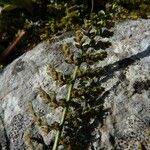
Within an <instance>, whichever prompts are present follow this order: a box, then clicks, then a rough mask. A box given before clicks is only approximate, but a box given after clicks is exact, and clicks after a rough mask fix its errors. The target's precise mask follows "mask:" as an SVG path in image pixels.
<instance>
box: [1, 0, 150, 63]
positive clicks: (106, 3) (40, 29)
mask: <svg viewBox="0 0 150 150" xmlns="http://www.w3.org/2000/svg"><path fill="white" fill-rule="evenodd" d="M149 5H150V2H149V0H117V1H116V0H103V1H100V0H83V1H79V0H71V1H67V0H63V1H50V0H0V6H1V7H2V8H3V9H2V12H1V14H0V53H2V52H3V51H4V50H6V49H7V48H8V47H9V46H10V45H11V44H12V43H13V41H14V39H15V38H17V36H18V32H19V31H20V30H24V31H25V32H26V35H25V36H23V38H22V39H21V40H20V41H19V42H18V43H16V46H15V51H13V52H12V53H10V55H9V57H7V58H6V59H5V60H1V62H2V63H4V62H5V63H6V64H7V63H9V62H11V61H12V60H13V59H14V58H16V57H17V56H19V55H20V54H22V53H24V52H25V51H27V50H28V49H31V48H32V47H34V46H35V45H37V44H38V43H39V42H40V41H42V40H45V39H50V38H51V37H52V36H54V35H58V34H61V33H63V32H66V31H70V30H74V31H75V30H77V29H80V28H81V26H82V24H83V21H84V20H83V18H84V19H89V18H90V16H91V13H95V14H96V15H97V13H98V12H99V11H100V10H103V11H105V12H106V13H107V14H111V17H112V19H113V20H116V21H120V20H124V19H129V18H131V19H138V18H141V17H142V18H146V17H147V16H148V15H149V12H150V10H149V9H150V7H149ZM97 17H99V16H97ZM13 49H14V48H13ZM0 57H1V55H0Z"/></svg>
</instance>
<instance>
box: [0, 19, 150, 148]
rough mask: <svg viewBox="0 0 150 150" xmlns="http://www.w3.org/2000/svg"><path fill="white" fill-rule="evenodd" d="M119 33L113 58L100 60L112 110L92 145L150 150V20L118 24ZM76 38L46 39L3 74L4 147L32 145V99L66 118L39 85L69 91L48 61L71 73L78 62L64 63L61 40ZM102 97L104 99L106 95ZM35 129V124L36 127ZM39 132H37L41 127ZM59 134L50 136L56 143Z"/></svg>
mask: <svg viewBox="0 0 150 150" xmlns="http://www.w3.org/2000/svg"><path fill="white" fill-rule="evenodd" d="M113 30H114V35H113V36H112V37H111V38H109V39H108V38H106V39H105V40H109V41H110V42H111V43H112V45H111V46H110V47H109V48H107V52H108V57H107V58H106V59H105V60H104V61H102V62H100V63H99V64H98V66H103V67H104V68H105V70H106V75H105V76H104V77H103V78H102V79H100V80H99V84H102V85H103V86H104V87H105V90H106V91H105V93H104V94H103V96H102V97H103V99H104V107H105V109H106V110H109V111H108V112H107V115H106V116H105V118H104V120H103V125H102V124H101V123H100V124H99V125H98V126H97V127H96V128H95V129H94V130H93V134H94V135H95V137H97V140H94V141H91V142H90V146H89V148H88V149H91V150H92V149H95V150H99V149H102V148H103V149H106V150H111V149H114V147H115V148H116V149H118V150H119V149H120V150H125V149H131V150H133V149H134V150H138V149H139V148H140V147H142V148H143V147H144V148H145V149H147V150H149V149H150V135H149V132H150V20H149V19H148V20H139V21H126V22H123V23H120V24H118V25H116V26H115V28H114V29H113ZM65 41H66V42H67V43H70V46H71V47H72V49H74V50H76V49H75V48H74V45H73V44H72V43H73V36H72V34H68V35H67V34H66V35H65V36H62V37H60V38H58V40H56V41H55V42H54V43H53V44H52V43H49V42H43V43H40V44H39V45H38V46H36V47H35V48H34V49H33V50H31V51H29V52H27V53H25V54H24V55H22V56H21V57H19V58H18V59H16V60H15V61H13V62H12V63H11V64H10V65H8V66H7V67H6V68H5V69H4V70H3V71H1V73H0V149H2V150H5V149H11V150H24V149H26V147H25V144H24V140H23V135H24V132H25V130H26V128H28V127H29V126H30V125H32V122H33V120H32V117H31V115H30V113H29V111H28V103H29V101H32V102H33V107H34V109H35V110H36V112H38V113H39V114H40V116H41V117H43V116H45V117H46V118H47V119H48V122H54V121H58V122H59V121H60V116H61V108H58V109H56V110H54V109H53V108H49V107H48V106H46V105H45V104H43V103H42V101H41V98H40V97H39V96H37V91H38V88H39V87H42V88H44V89H45V90H46V91H47V92H49V91H51V90H53V91H57V92H58V94H57V97H58V99H61V98H63V97H64V96H65V86H63V87H62V88H58V86H57V85H56V83H55V82H54V81H53V80H52V78H51V77H49V76H48V75H47V74H46V68H47V65H48V64H52V65H53V66H54V67H55V68H56V69H57V70H59V71H62V72H65V73H66V74H68V73H70V72H71V71H72V69H73V66H72V65H68V64H67V63H65V62H64V58H63V55H62V54H61V45H62V44H63V43H64V42H65ZM102 97H101V98H102ZM32 130H33V131H34V130H35V129H34V128H33V129H32ZM35 134H36V131H35ZM54 135H55V133H52V132H51V133H50V134H48V135H47V136H46V137H44V142H45V143H46V144H50V143H51V140H52V139H53V138H54Z"/></svg>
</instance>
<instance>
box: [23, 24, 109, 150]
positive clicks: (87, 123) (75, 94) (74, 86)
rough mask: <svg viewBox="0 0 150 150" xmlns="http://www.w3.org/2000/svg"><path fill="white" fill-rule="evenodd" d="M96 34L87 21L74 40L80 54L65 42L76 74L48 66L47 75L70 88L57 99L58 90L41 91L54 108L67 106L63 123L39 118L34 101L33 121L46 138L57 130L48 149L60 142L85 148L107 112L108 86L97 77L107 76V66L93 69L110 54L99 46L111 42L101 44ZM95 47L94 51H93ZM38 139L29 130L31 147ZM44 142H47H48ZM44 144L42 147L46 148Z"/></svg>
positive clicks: (71, 146) (28, 142) (44, 100)
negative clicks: (56, 91) (100, 82)
mask: <svg viewBox="0 0 150 150" xmlns="http://www.w3.org/2000/svg"><path fill="white" fill-rule="evenodd" d="M96 35H97V32H96V31H93V28H92V26H91V23H87V22H86V23H85V25H84V27H83V30H82V31H79V30H78V31H76V34H75V38H74V41H75V46H76V48H77V49H78V52H79V54H78V56H75V54H74V53H73V51H72V50H71V49H70V48H69V45H68V44H67V43H64V44H63V48H62V53H63V56H64V58H65V61H66V62H67V63H69V64H73V65H74V69H73V73H72V74H71V75H70V76H68V75H64V74H63V73H61V72H58V71H56V69H55V68H54V67H53V66H52V65H51V64H49V65H48V67H47V74H48V75H50V76H51V77H52V78H53V80H54V81H56V82H57V83H58V85H59V86H62V85H66V87H67V90H68V92H67V96H66V98H65V99H62V100H57V98H56V95H57V93H55V91H54V92H53V93H52V92H51V93H52V94H51V95H49V94H48V93H47V92H45V91H44V90H43V89H42V88H40V90H39V93H38V94H39V96H40V97H41V98H42V99H43V102H44V103H45V104H47V105H49V106H50V107H53V108H57V107H62V108H63V110H62V116H61V120H60V123H58V122H54V123H53V124H50V125H49V124H48V123H47V121H45V120H44V121H43V119H41V117H39V115H38V114H37V113H36V112H35V111H34V109H33V106H32V103H30V112H31V114H32V117H33V121H34V122H35V125H36V126H37V127H38V128H39V129H40V134H41V135H42V137H43V136H46V135H48V133H49V132H50V131H52V130H55V131H56V136H55V141H54V145H53V148H52V147H51V146H50V145H48V146H45V147H46V148H45V149H52V150H57V149H58V147H59V145H63V146H64V149H68V150H69V149H82V148H85V147H86V146H88V144H89V141H90V139H91V135H90V134H91V132H92V128H93V126H94V124H93V122H95V120H96V119H97V118H99V117H102V115H103V112H104V110H103V100H101V101H99V98H98V97H99V96H100V95H101V94H102V93H103V92H104V88H103V87H101V86H100V85H97V83H96V80H98V78H99V77H100V76H101V75H103V72H104V70H103V68H95V69H92V65H93V64H95V63H96V62H97V61H102V60H104V59H105V58H106V57H107V52H106V51H103V50H98V48H101V49H102V48H103V49H105V48H106V47H107V46H109V44H110V43H107V44H106V43H105V42H102V41H100V43H101V44H99V42H98V41H96V40H95V36H96ZM87 39H89V42H87ZM102 44H106V45H107V46H106V45H105V48H104V47H103V46H102ZM101 46H102V47H101ZM91 48H92V52H91V51H90V50H89V49H91ZM94 48H96V49H94ZM100 112H101V113H100ZM92 119H93V121H92V123H91V120H92ZM34 139H35V138H33V137H32V136H31V134H30V133H29V132H27V133H26V134H25V143H26V145H28V148H29V149H31V150H33V149H34V145H33V143H32V141H34ZM39 141H42V140H37V142H38V143H40V142H39ZM41 143H42V142H41ZM42 144H43V145H46V144H45V143H44V142H43V143H42ZM43 147H44V146H42V149H44V148H43Z"/></svg>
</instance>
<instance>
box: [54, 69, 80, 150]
mask: <svg viewBox="0 0 150 150" xmlns="http://www.w3.org/2000/svg"><path fill="white" fill-rule="evenodd" d="M78 69H79V66H76V67H75V69H74V72H73V76H72V82H71V83H70V84H69V87H68V94H67V99H66V102H67V105H66V107H64V109H63V113H62V117H61V122H60V129H59V130H58V131H57V133H56V137H55V142H54V145H53V149H52V150H57V149H58V145H59V139H60V136H61V134H62V129H63V125H64V122H65V118H66V114H67V112H68V108H69V105H68V103H69V101H70V100H71V91H72V89H73V85H74V81H75V79H76V75H77V71H78Z"/></svg>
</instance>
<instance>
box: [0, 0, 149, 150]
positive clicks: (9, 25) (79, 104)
mask: <svg viewBox="0 0 150 150" xmlns="http://www.w3.org/2000/svg"><path fill="white" fill-rule="evenodd" d="M0 5H1V6H2V8H3V9H2V12H1V14H0V49H1V51H2V52H3V51H5V50H7V51H8V50H9V51H10V50H12V49H13V48H14V47H15V46H16V45H17V44H18V45H17V50H18V52H19V54H18V55H20V54H21V53H23V52H25V49H26V50H27V49H29V48H32V47H34V46H35V45H36V44H38V43H39V42H40V41H42V40H46V39H50V38H51V37H52V36H54V35H59V34H62V33H64V32H66V31H72V30H73V31H76V30H77V31H76V35H75V42H76V48H77V49H78V50H79V51H82V52H81V54H79V56H78V57H75V56H74V54H73V52H72V50H71V49H70V48H69V45H68V44H67V43H64V45H63V48H62V53H63V55H64V58H65V61H66V62H67V63H70V64H74V70H73V73H72V74H71V75H70V76H65V75H64V74H63V73H60V72H58V71H56V69H55V68H54V67H53V66H52V65H51V64H49V66H48V69H47V73H48V74H49V75H50V77H52V78H53V80H54V81H56V82H57V83H58V84H59V86H60V87H61V86H62V85H67V89H68V93H67V96H66V98H65V99H62V100H58V99H56V95H57V93H56V91H51V93H53V94H51V95H49V94H48V93H47V92H46V91H45V90H44V89H42V88H41V87H40V88H39V95H40V97H41V98H42V99H43V102H44V103H46V104H47V105H49V106H50V107H53V108H55V109H56V108H57V107H62V109H63V111H62V117H61V120H60V122H54V123H52V124H48V123H47V121H45V120H43V118H41V117H40V116H39V114H38V113H36V112H35V110H34V106H33V105H32V103H30V113H31V114H32V117H33V121H34V123H35V126H36V127H37V128H38V130H40V131H41V133H39V134H41V136H40V138H39V137H34V136H33V135H32V132H31V131H29V130H28V131H26V132H25V135H24V140H25V144H26V146H27V149H29V150H34V149H38V148H39V147H40V149H42V150H48V149H53V150H57V149H58V147H59V146H63V148H64V149H68V150H74V149H79V150H80V149H87V147H88V146H89V143H90V141H91V138H92V131H93V127H95V125H96V124H95V122H94V121H95V120H96V119H98V118H102V116H103V114H104V112H105V110H104V109H103V99H102V94H104V93H105V89H104V88H103V87H101V85H99V84H97V83H96V82H95V80H98V79H99V78H100V77H101V75H104V70H103V68H96V69H94V70H92V65H93V64H95V63H96V62H97V61H101V60H103V59H105V58H106V57H107V53H106V52H105V51H104V50H105V49H106V48H107V47H108V46H109V45H110V43H109V42H106V43H105V42H103V41H99V42H96V41H95V39H94V38H95V36H96V35H101V36H103V37H108V36H110V35H112V33H110V32H109V31H108V30H107V32H105V33H104V32H103V30H102V27H105V28H110V27H112V25H113V23H114V22H115V21H122V20H124V19H138V18H142V17H144V18H147V16H148V15H149V12H150V11H149V5H150V3H149V0H143V1H142V2H141V1H139V0H130V1H129V0H117V1H116V0H106V1H104V0H103V1H99V0H83V1H82V2H81V1H79V0H71V1H67V0H63V1H58V2H57V3H56V2H55V1H54V2H50V1H49V0H25V1H21V0H13V1H9V0H7V1H4V0H1V1H0ZM35 10H36V11H35ZM89 10H90V11H89ZM82 18H84V19H82ZM112 21H114V22H113V23H112ZM93 28H94V29H95V30H94V31H92V29H93ZM81 29H82V30H81ZM20 31H22V32H20ZM21 33H26V35H25V34H23V35H24V37H23V40H20V39H19V40H17V39H18V36H19V35H20V34H21ZM18 34H19V35H18ZM85 37H86V38H89V39H90V42H89V43H88V44H86V38H85ZM13 39H15V40H14V41H13ZM12 41H13V42H12ZM9 45H10V47H9ZM12 45H13V46H12ZM90 47H92V48H93V52H90V53H89V52H88V49H89V48H90ZM14 53H15V54H14ZM2 54H3V53H2ZM16 54H17V51H16V52H13V54H11V55H14V57H16V56H18V55H16ZM0 56H1V55H0ZM3 56H4V55H3ZM7 62H8V61H7ZM83 63H86V67H87V68H86V69H85V70H84V69H82V67H81V66H82V64H83ZM0 66H1V65H0ZM76 81H78V82H79V86H78V87H75V83H76ZM83 85H84V86H83ZM99 97H100V98H99ZM83 104H84V105H83ZM91 119H93V120H94V121H93V122H92V123H91ZM101 121H102V119H101ZM53 130H54V131H56V136H55V140H54V141H53V143H52V144H49V145H48V144H46V143H45V142H44V140H43V137H44V136H46V135H48V134H49V133H50V132H51V131H53Z"/></svg>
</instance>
